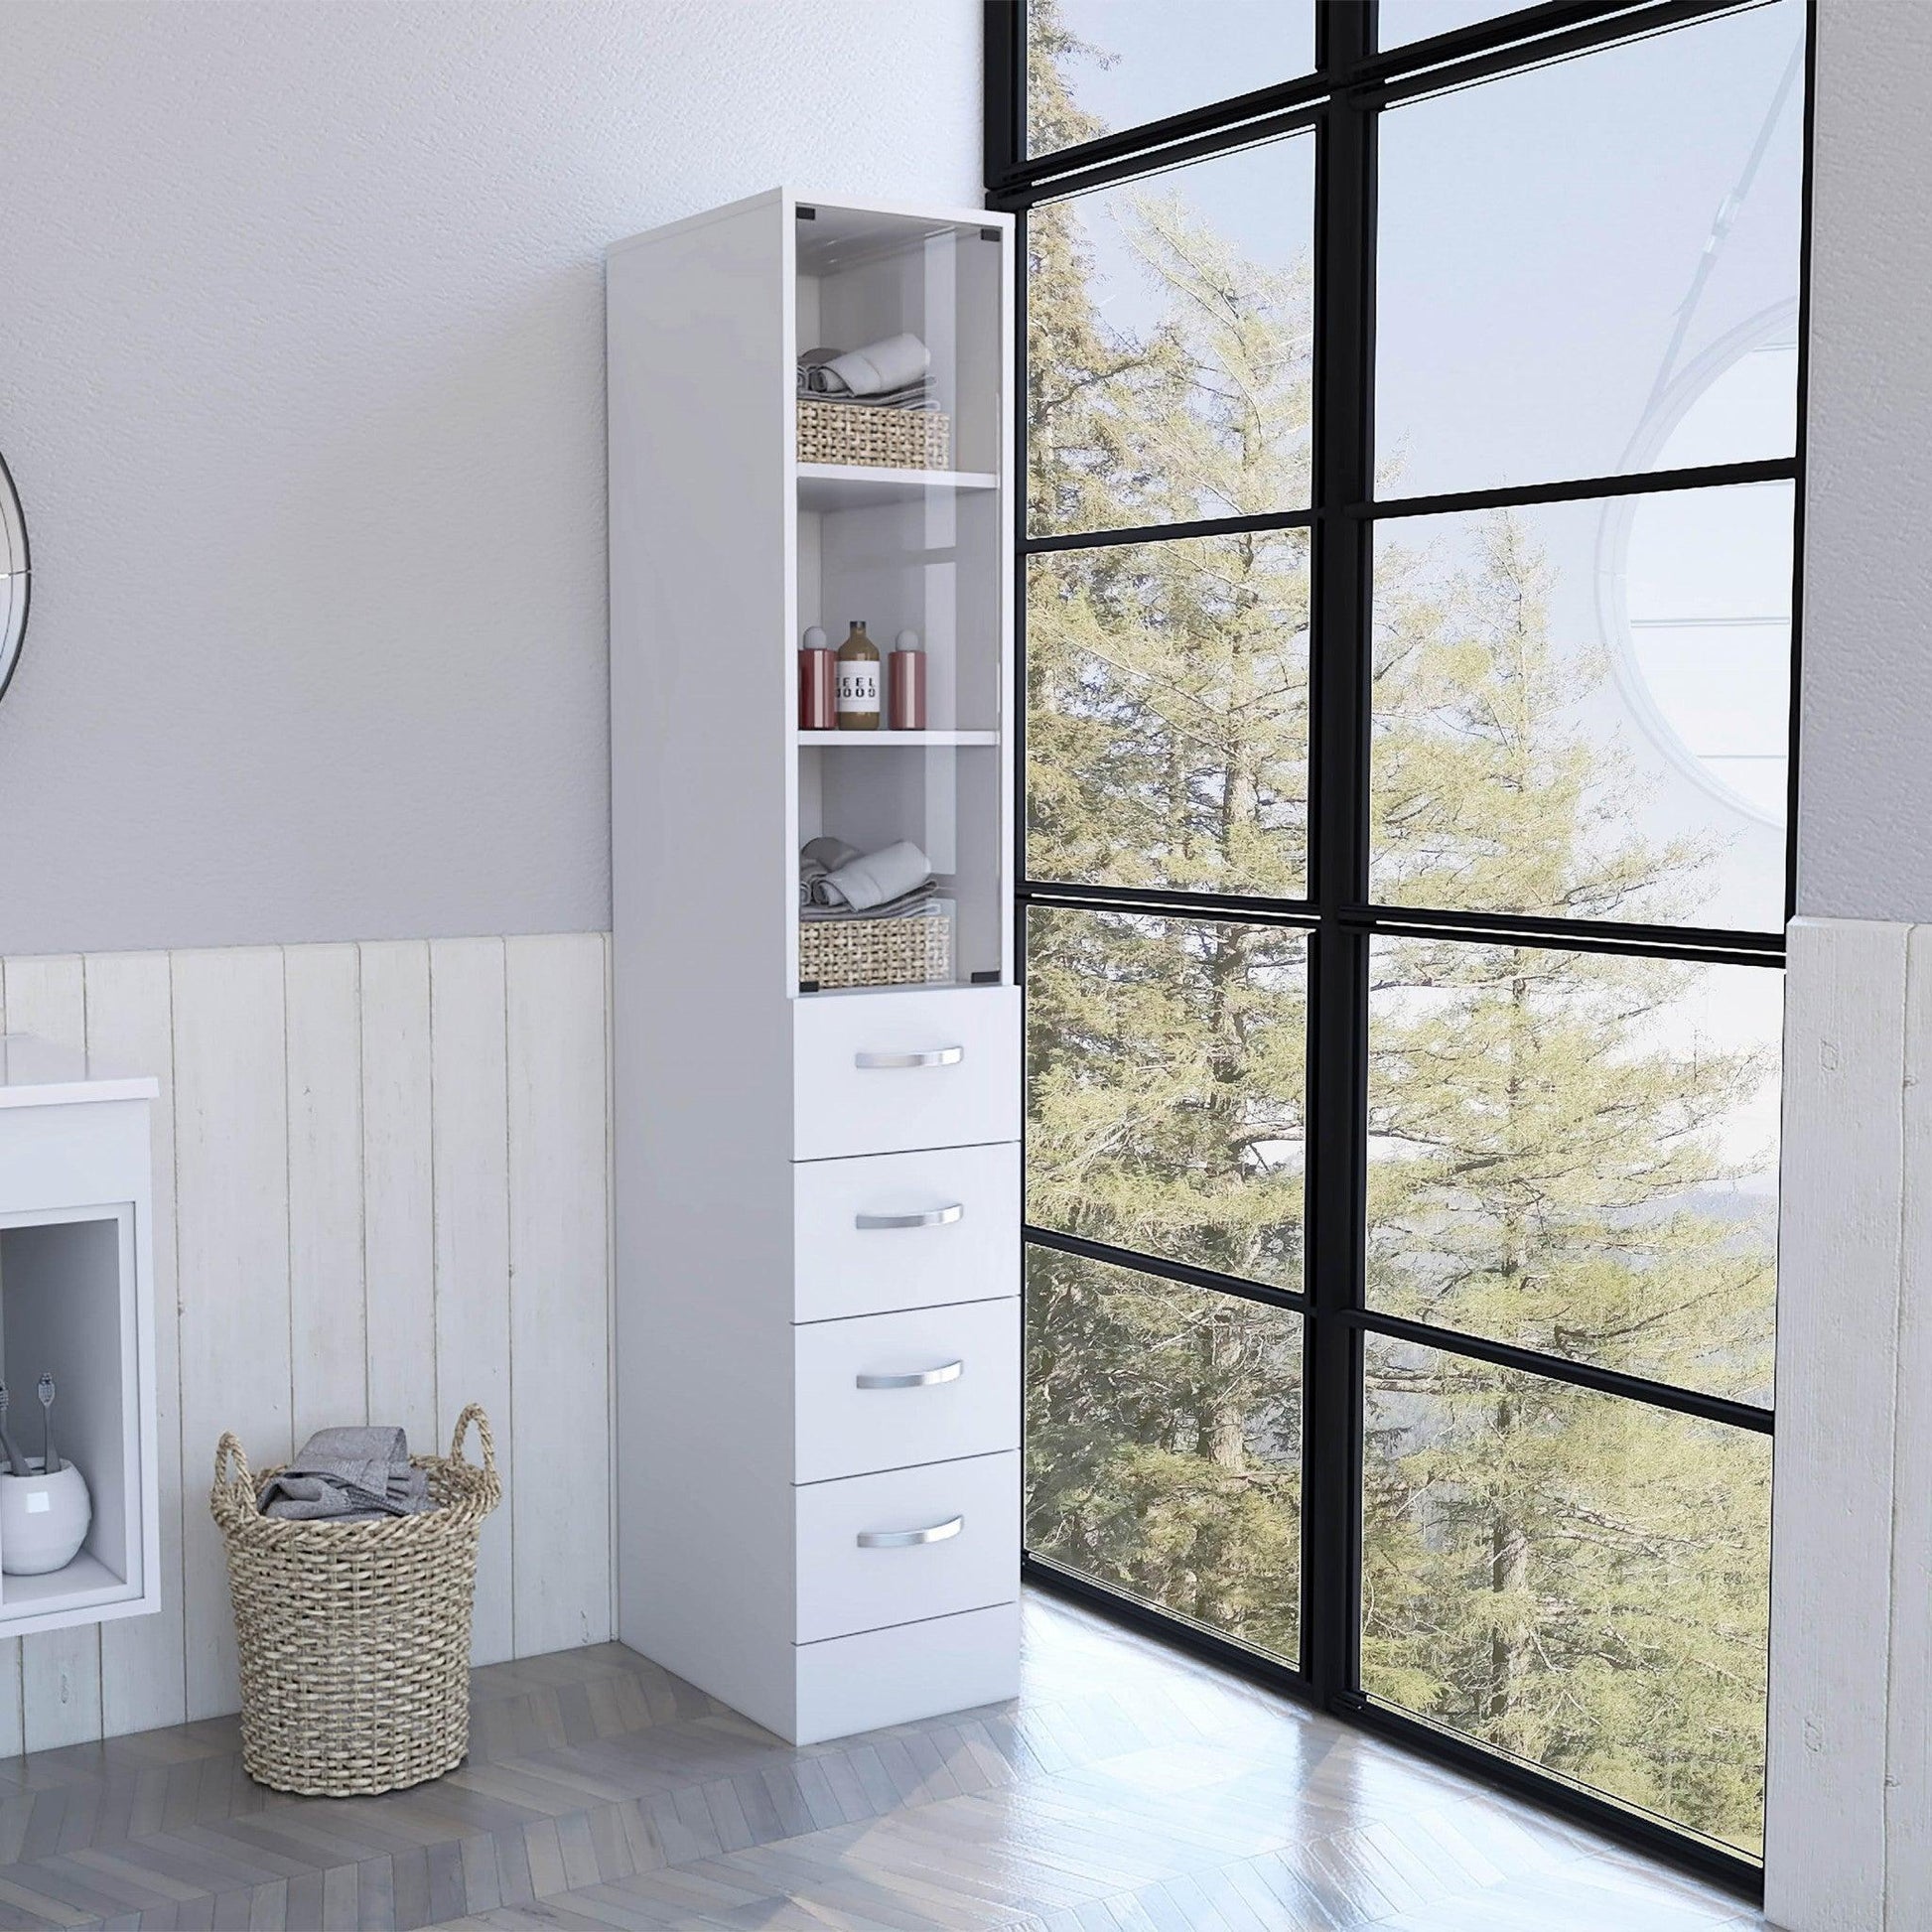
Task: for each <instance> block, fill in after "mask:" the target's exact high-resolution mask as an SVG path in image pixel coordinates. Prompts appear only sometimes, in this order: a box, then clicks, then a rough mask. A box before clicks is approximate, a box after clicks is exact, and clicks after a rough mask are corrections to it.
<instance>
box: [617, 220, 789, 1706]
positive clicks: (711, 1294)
mask: <svg viewBox="0 0 1932 1932" xmlns="http://www.w3.org/2000/svg"><path fill="white" fill-rule="evenodd" d="M790 220H791V214H790V209H789V207H788V204H787V203H786V202H785V200H784V199H783V198H782V197H781V196H778V195H773V196H770V197H768V198H764V199H762V200H760V201H759V202H757V203H754V204H752V205H750V206H748V207H743V208H740V209H738V210H736V211H733V212H729V213H726V214H723V215H721V216H719V217H718V218H715V219H712V220H709V221H705V222H703V223H700V224H696V225H692V226H688V227H684V228H681V229H679V230H678V231H676V232H672V233H668V234H663V235H659V236H656V237H646V238H644V239H642V240H641V241H639V242H637V243H635V244H631V245H628V246H626V247H625V248H623V249H622V250H621V251H620V252H618V253H616V254H614V256H613V257H612V259H611V263H610V283H609V301H610V315H609V322H610V335H609V351H610V410H611V716H612V759H611V762H612V811H613V821H614V822H613V826H612V863H613V897H614V905H613V925H614V953H613V1050H614V1059H615V1066H616V1077H617V1093H616V1103H617V1104H616V1127H615V1132H616V1187H617V1196H616V1209H617V1268H618V1311H617V1334H618V1361H619V1368H618V1395H619V1401H618V1407H619V1416H620V1427H619V1449H618V1471H619V1474H618V1481H619V1553H618V1554H619V1565H620V1575H619V1620H620V1628H621V1634H622V1636H623V1638H624V1640H625V1641H626V1642H628V1643H630V1644H632V1645H634V1646H635V1647H636V1648H638V1649H640V1650H642V1651H644V1652H645V1653H646V1654H647V1655H649V1656H652V1657H654V1658H656V1659H657V1660H658V1661H659V1662H661V1663H663V1664H665V1665H667V1666H668V1667H669V1668H670V1669H672V1670H675V1671H677V1672H678V1673H679V1674H680V1675H682V1676H684V1677H687V1678H689V1679H691V1680H693V1681H694V1682H696V1683H698V1684H700V1685H702V1686H703V1687H704V1688H705V1689H707V1690H709V1691H712V1692H713V1693H714V1694H716V1695H718V1696H720V1697H722V1698H724V1699H725V1700H726V1701H727V1702H729V1703H731V1704H733V1705H735V1706H737V1707H738V1708H739V1709H741V1710H745V1711H747V1712H748V1713H749V1714H750V1715H752V1716H754V1717H756V1718H759V1720H760V1721H762V1722H764V1723H767V1724H771V1725H789V1722H790V1703H791V1688H790V1687H791V1659H790V1644H789V1636H790V1631H789V1627H788V1622H787V1620H786V1618H785V1614H784V1612H785V1607H786V1605H787V1602H788V1598H789V1590H788V1583H789V1574H790V1569H791V1524H790V1515H789V1505H790V1489H789V1459H788V1457H789V1444H790V1433H791V1392H790V1384H789V1373H788V1371H789V1350H788V1343H789V1329H788V1327H787V1325H786V1324H787V1322H788V1319H789V1297H790V1268H791V1255H790V1187H789V1180H790V1175H789V1168H788V1165H787V1164H788V1160H789V1154H790V1149H789V1145H788V1132H789V1126H790V1119H791V1092H790V1041H789V1032H788V1007H789V1002H788V1001H787V1000H786V998H785V997H784V995H785V977H784V976H785V971H786V966H785V961H786V958H787V945H788V939H789V928H790V925H791V922H792V920H793V919H794V917H795V896H796V884H795V863H796V862H795V859H794V857H793V854H792V852H791V849H790V835H789V814H790V809H791V801H790V798H789V795H788V794H789V790H790V785H791V782H792V780H791V777H790V761H789V758H788V755H787V746H788V742H789V734H790V724H791V684H792V678H791V644H792V641H793V640H792V639H791V638H790V637H789V635H788V632H789V628H790V611H789V590H790V586H789V581H788V580H789V575H790V568H791V550H792V544H793V542H794V538H795V531H794V523H793V505H792V501H791V487H792V486H791V482H790V463H789V437H788V435H787V418H788V412H789V410H790V408H791V393H792V375H791V364H792V358H793V353H794V350H793V345H792V339H791V324H790V313H791V295H792V291H791V282H792V249H791V237H790V234H789V223H790Z"/></svg>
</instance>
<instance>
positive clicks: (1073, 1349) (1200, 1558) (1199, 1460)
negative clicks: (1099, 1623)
mask: <svg viewBox="0 0 1932 1932" xmlns="http://www.w3.org/2000/svg"><path fill="white" fill-rule="evenodd" d="M1027 1256H1028V1261H1027V1499H1026V1508H1027V1548H1028V1549H1029V1551H1030V1552H1031V1553H1032V1554H1033V1555H1035V1556H1039V1557H1047V1558H1050V1559H1051V1560H1052V1561H1053V1562H1054V1563H1058V1564H1064V1565H1065V1566H1066V1567H1067V1568H1068V1569H1070V1570H1076V1571H1078V1572H1079V1573H1080V1574H1081V1575H1082V1576H1086V1577H1091V1578H1092V1579H1094V1581H1095V1582H1097V1583H1102V1584H1108V1585H1111V1586H1112V1587H1114V1588H1116V1589H1123V1590H1126V1591H1127V1592H1129V1593H1130V1594H1131V1595H1134V1596H1138V1597H1140V1598H1141V1599H1142V1600H1143V1601H1144V1602H1149V1603H1153V1604H1156V1605H1158V1606H1159V1607H1160V1608H1161V1609H1164V1610H1170V1611H1172V1612H1173V1614H1175V1615H1176V1616H1184V1617H1187V1618H1189V1619H1190V1620H1191V1621H1193V1622H1195V1623H1200V1624H1205V1625H1206V1626H1207V1627H1208V1628H1209V1629H1211V1630H1217V1631H1219V1632H1220V1633H1221V1634H1222V1635H1223V1636H1229V1637H1238V1638H1239V1639H1241V1641H1242V1642H1244V1643H1250V1644H1254V1645H1257V1646H1259V1647H1260V1648H1261V1649H1264V1650H1269V1651H1272V1652H1274V1653H1275V1654H1276V1655H1277V1656H1279V1657H1283V1658H1286V1659H1287V1660H1288V1662H1290V1663H1291V1664H1294V1663H1298V1662H1299V1654H1298V1653H1299V1650H1300V1643H1301V1637H1300V1632H1301V1614H1300V1611H1301V1588H1302V1322H1301V1317H1300V1316H1299V1315H1296V1314H1291V1313H1290V1312H1288V1311H1286V1310H1283V1309H1271V1308H1262V1307H1260V1306H1258V1305H1257V1304H1255V1303H1253V1302H1244V1301H1242V1300H1241V1299H1240V1298H1239V1297H1238V1296H1233V1295H1221V1294H1216V1293H1213V1292H1211V1291H1208V1290H1202V1289H1197V1288H1182V1287H1180V1286H1179V1285H1177V1284H1175V1283H1173V1282H1166V1281H1162V1280H1160V1279H1159V1278H1158V1277H1156V1276H1153V1275H1143V1274H1139V1273H1137V1272H1135V1271H1134V1270H1132V1269H1127V1268H1115V1267H1110V1266H1109V1265H1107V1264H1106V1263H1104V1262H1098V1261H1088V1260H1086V1259H1084V1258H1082V1257H1080V1256H1076V1255H1066V1254H1060V1253H1057V1252H1056V1251H1054V1250H1053V1249H1050V1248H1037V1247H1035V1248H1029V1249H1028V1251H1027Z"/></svg>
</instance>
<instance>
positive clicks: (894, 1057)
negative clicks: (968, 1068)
mask: <svg viewBox="0 0 1932 1932" xmlns="http://www.w3.org/2000/svg"><path fill="white" fill-rule="evenodd" d="M965 1057H966V1049H965V1047H963V1046H928V1047H926V1048H925V1049H924V1050H923V1051H921V1052H911V1053H854V1054H853V1056H852V1064H853V1065H854V1066H859V1067H867V1068H871V1067H876V1066H957V1065H958V1064H959V1062H960V1061H961V1060H963V1059H964V1058H965Z"/></svg>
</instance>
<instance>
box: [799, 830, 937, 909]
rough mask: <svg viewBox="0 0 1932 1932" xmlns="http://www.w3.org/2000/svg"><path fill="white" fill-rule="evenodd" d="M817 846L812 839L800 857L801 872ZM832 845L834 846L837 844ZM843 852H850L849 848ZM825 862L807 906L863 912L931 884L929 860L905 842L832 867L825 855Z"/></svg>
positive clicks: (842, 860) (856, 855)
mask: <svg viewBox="0 0 1932 1932" xmlns="http://www.w3.org/2000/svg"><path fill="white" fill-rule="evenodd" d="M820 843H821V841H819V840H817V839H814V840H813V841H812V844H811V845H808V846H807V847H806V848H805V850H804V852H803V853H801V854H800V855H799V857H800V861H801V870H802V865H803V864H804V863H805V862H808V861H809V860H810V858H811V856H812V849H813V846H817V845H819V844H820ZM831 843H833V844H837V841H836V840H835V841H832V842H831ZM843 850H846V851H849V850H850V848H849V847H846V848H843ZM826 862H827V865H828V870H827V871H826V872H825V874H824V875H823V876H822V877H821V878H818V879H814V880H812V881H811V882H810V886H811V891H810V896H809V900H808V902H809V903H813V904H817V905H846V906H850V907H851V908H852V910H853V911H855V912H866V911H870V910H872V909H873V908H874V907H875V906H880V905H887V904H890V903H891V902H892V901H893V900H894V899H898V898H903V897H905V896H906V894H908V893H913V892H917V891H919V890H921V889H922V888H924V887H927V886H930V885H931V884H932V861H931V860H930V859H928V858H927V857H926V856H925V854H924V853H923V852H921V851H920V850H919V848H918V847H917V846H916V845H913V844H912V843H910V841H908V840H905V839H900V840H899V841H898V843H897V845H889V846H887V847H885V848H884V849H883V850H882V851H879V852H862V853H857V854H855V855H854V856H853V857H851V858H843V857H841V858H840V859H839V861H838V862H837V863H836V864H832V863H831V862H830V858H829V855H827V858H826Z"/></svg>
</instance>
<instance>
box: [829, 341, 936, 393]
mask: <svg viewBox="0 0 1932 1932" xmlns="http://www.w3.org/2000/svg"><path fill="white" fill-rule="evenodd" d="M931 367H932V356H931V354H930V353H929V352H928V350H927V348H926V345H925V344H924V343H922V342H920V341H919V339H918V337H916V336H888V337H887V338H886V339H885V340H884V341H883V342H877V343H868V344H866V345H865V346H864V347H863V348H852V349H844V350H840V349H836V348H808V349H807V350H806V351H805V352H804V354H802V355H801V356H799V358H798V393H799V394H800V395H801V396H805V397H808V398H809V399H810V400H812V401H813V402H858V403H865V404H866V405H868V406H869V407H871V408H874V409H921V410H930V409H933V408H936V407H937V405H936V404H935V403H934V401H933V399H932V377H931V374H930V370H931Z"/></svg>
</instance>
